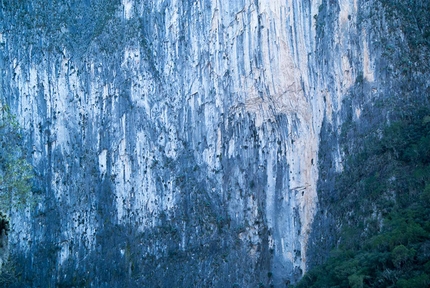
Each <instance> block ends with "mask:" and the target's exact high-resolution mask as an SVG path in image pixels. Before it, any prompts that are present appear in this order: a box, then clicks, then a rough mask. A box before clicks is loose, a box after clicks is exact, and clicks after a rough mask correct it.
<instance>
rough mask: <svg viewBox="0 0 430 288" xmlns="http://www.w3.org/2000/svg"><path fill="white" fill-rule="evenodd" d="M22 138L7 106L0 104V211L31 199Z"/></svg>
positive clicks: (29, 176) (27, 165)
mask: <svg viewBox="0 0 430 288" xmlns="http://www.w3.org/2000/svg"><path fill="white" fill-rule="evenodd" d="M22 145H23V138H22V134H21V132H20V128H19V125H18V122H17V121H16V119H15V117H14V116H13V115H12V114H11V112H10V110H9V108H8V107H7V106H5V105H0V211H1V212H8V211H9V209H11V208H12V203H13V204H14V205H18V206H23V205H26V204H28V203H29V201H31V199H32V197H30V196H31V189H30V188H31V187H30V179H31V178H32V177H33V173H32V167H31V166H30V164H28V162H27V161H26V158H25V155H24V153H23V148H22Z"/></svg>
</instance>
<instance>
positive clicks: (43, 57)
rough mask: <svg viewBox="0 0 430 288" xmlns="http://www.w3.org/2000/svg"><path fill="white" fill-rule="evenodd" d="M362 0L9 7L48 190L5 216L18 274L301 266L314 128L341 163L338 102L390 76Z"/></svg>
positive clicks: (195, 272)
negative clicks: (381, 66) (364, 18)
mask: <svg viewBox="0 0 430 288" xmlns="http://www.w3.org/2000/svg"><path fill="white" fill-rule="evenodd" d="M370 2H372V1H370ZM366 5H367V4H366V3H361V1H359V0H350V1H296V0H285V1H280V0H257V1H248V0H243V1H219V0H218V1H216V0H213V1H210V0H201V1H191V0H190V1H175V0H164V1H163V0H159V1H143V0H141V1H139V0H123V1H121V2H120V1H115V0H98V1H3V2H1V10H0V17H1V18H2V19H3V20H2V21H1V22H0V25H1V26H0V29H1V30H0V33H1V34H0V66H1V67H2V74H1V75H2V76H1V82H0V85H1V86H0V88H1V97H2V99H4V101H5V102H6V103H8V104H9V105H10V106H11V108H12V110H13V111H14V112H15V113H16V114H17V115H18V117H19V121H20V123H21V124H22V126H23V127H24V129H25V131H26V141H27V147H28V151H29V155H30V156H29V157H30V159H31V161H32V163H33V164H34V166H35V169H36V174H37V177H36V183H35V189H36V190H37V191H36V192H37V194H38V195H39V197H40V199H41V200H40V203H39V204H38V205H36V207H34V208H32V209H31V210H28V212H27V214H26V215H22V214H16V213H15V214H14V213H12V215H11V217H12V220H13V221H12V222H13V223H12V226H13V227H12V231H11V235H10V239H9V241H10V245H11V247H12V248H11V249H13V251H14V254H15V255H18V256H16V257H17V262H18V263H19V267H20V268H22V271H23V272H22V277H21V281H22V282H21V284H20V285H27V286H30V287H39V286H42V287H54V286H55V287H72V286H73V287H157V286H160V287H193V286H194V287H210V286H212V287H231V286H233V285H235V284H237V285H239V287H256V286H258V285H263V286H270V285H274V286H275V287H284V286H285V285H286V284H288V283H293V282H295V281H296V280H297V279H299V278H300V277H301V275H302V273H303V272H304V271H306V267H307V263H308V262H309V261H308V260H307V259H308V257H311V256H310V255H308V250H307V247H308V246H309V245H308V244H309V237H310V235H311V231H312V229H325V228H322V227H323V226H324V225H325V224H327V223H328V222H327V221H328V220H327V219H326V220H324V219H325V218H324V217H323V216H318V217H319V221H320V222H318V223H320V224H319V226H318V225H314V228H312V227H313V223H314V221H313V220H314V217H315V214H316V213H317V210H318V197H317V183H318V179H319V173H321V171H318V155H319V154H318V151H319V149H320V146H319V143H320V132H321V131H323V132H324V131H325V132H324V133H326V134H324V135H331V136H327V137H328V138H330V139H331V140H330V141H331V142H330V141H329V142H327V143H329V144H325V146H324V149H325V151H326V152H327V153H329V154H330V155H331V158H330V159H331V160H330V161H332V162H330V163H334V164H333V165H334V166H335V167H325V166H324V167H325V168H327V171H325V172H324V173H330V171H339V169H342V155H341V154H342V153H341V150H340V149H339V145H338V142H339V141H338V140H337V137H338V136H337V135H338V134H336V133H333V131H336V129H340V128H339V127H340V125H341V124H342V123H343V122H344V120H345V119H343V118H342V117H343V116H342V115H344V114H342V113H340V112H341V111H342V109H341V108H342V100H343V99H345V97H347V95H348V93H349V91H351V89H352V87H354V86H355V85H357V79H358V80H359V81H362V82H363V81H366V83H370V84H369V85H368V86H365V89H367V90H366V92H368V93H366V95H367V96H366V97H368V99H372V97H373V95H374V94H377V93H378V91H379V89H380V88H379V87H380V85H382V84H381V83H380V82H378V81H377V80H378V79H377V77H378V75H379V74H378V73H379V72H375V67H376V66H377V65H378V61H377V58H376V57H377V56H378V54H374V53H372V51H373V50H372V43H371V42H370V41H371V39H375V38H376V37H375V36H374V35H370V34H369V33H368V32H367V31H368V30H367V29H368V27H369V25H367V24H366V25H367V26H366V25H361V26H360V25H359V19H358V16H357V15H360V13H359V11H361V10H363V9H364V10H363V11H367V10H365V9H366V7H368V6H366ZM369 5H370V4H369ZM369 7H370V6H369ZM360 9H361V10H360ZM363 15H364V14H363ZM360 23H361V22H360ZM372 37H373V38H372ZM375 55H376V56H375ZM372 83H374V84H372ZM369 101H370V100H369ZM357 103H358V104H357ZM357 103H355V104H357V105H355V104H354V109H355V110H354V111H355V112H354V115H353V116H354V119H356V118H357V119H358V118H360V115H361V113H362V110H361V106H360V105H361V104H362V102H357ZM323 123H324V125H325V126H324V127H328V126H329V127H330V129H331V130H330V129H329V132H327V131H328V130H327V129H326V128H324V129H323V130H321V127H322V126H323ZM327 125H328V126H327ZM333 129H334V130H333ZM330 131H331V132H330ZM327 137H326V138H327ZM325 143H326V142H325ZM330 169H331V170H330ZM324 175H326V174H324ZM323 212H324V211H323ZM318 213H319V212H318ZM321 223H322V224H321ZM324 223H325V224H324ZM318 227H320V228H318ZM315 237H317V236H315ZM318 239H319V238H318ZM318 241H319V240H318ZM318 241H316V242H315V243H317V242H318ZM329 242H330V241H329ZM318 243H320V242H318ZM315 262H317V261H316V260H315ZM20 287H22V286H20Z"/></svg>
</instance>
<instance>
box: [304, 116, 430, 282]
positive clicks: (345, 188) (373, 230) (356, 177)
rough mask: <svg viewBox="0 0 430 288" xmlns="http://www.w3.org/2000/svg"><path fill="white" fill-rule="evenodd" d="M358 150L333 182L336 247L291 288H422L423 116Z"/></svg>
mask: <svg viewBox="0 0 430 288" xmlns="http://www.w3.org/2000/svg"><path fill="white" fill-rule="evenodd" d="M364 144H365V145H364V148H363V149H362V151H361V153H358V154H356V155H352V156H351V157H350V159H348V161H347V163H346V165H345V170H344V171H343V173H341V174H340V175H339V177H338V179H337V182H336V189H338V193H339V194H341V196H340V197H339V199H337V200H336V205H333V207H335V208H333V209H335V210H336V211H334V215H339V217H338V219H337V220H338V222H337V224H338V225H339V226H340V227H341V228H340V237H339V240H338V245H337V247H336V248H335V249H334V250H333V251H332V253H331V255H330V257H329V259H328V260H327V261H326V263H325V264H323V265H321V266H319V267H316V268H314V269H312V270H311V271H309V272H308V273H306V274H305V275H304V277H303V278H302V280H301V281H300V282H299V283H298V285H297V286H296V287H319V288H321V287H354V288H355V287H357V288H358V287H402V288H403V287H404V288H406V287H411V288H412V287H414V288H417V287H430V110H429V109H419V110H416V111H413V112H412V113H410V114H409V115H405V117H403V118H402V119H399V120H398V121H396V122H395V123H391V124H390V125H388V126H386V127H385V128H384V129H383V130H382V131H381V130H379V129H378V130H377V131H374V133H372V135H370V136H369V139H368V140H366V141H365V143H364Z"/></svg>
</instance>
